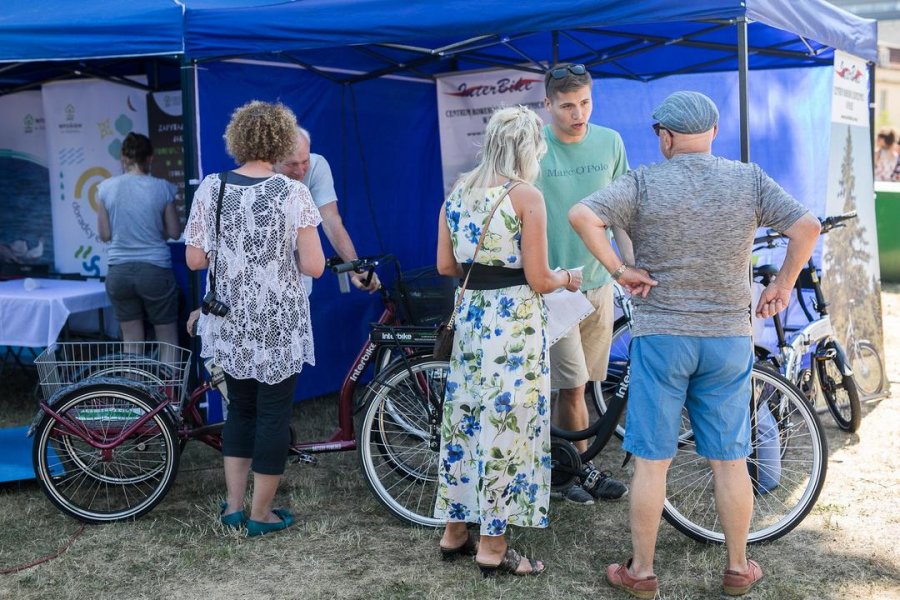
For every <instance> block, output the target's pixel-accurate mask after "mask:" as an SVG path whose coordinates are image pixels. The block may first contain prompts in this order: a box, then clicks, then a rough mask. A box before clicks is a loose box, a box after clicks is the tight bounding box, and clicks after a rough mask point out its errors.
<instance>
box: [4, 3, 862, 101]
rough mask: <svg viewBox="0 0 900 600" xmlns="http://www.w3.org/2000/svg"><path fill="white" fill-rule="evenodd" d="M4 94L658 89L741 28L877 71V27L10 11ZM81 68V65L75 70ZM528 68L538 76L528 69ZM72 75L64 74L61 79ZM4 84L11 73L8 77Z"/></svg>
mask: <svg viewBox="0 0 900 600" xmlns="http://www.w3.org/2000/svg"><path fill="white" fill-rule="evenodd" d="M4 8H5V10H4V14H2V15H0V62H8V63H13V64H11V65H5V66H0V77H4V75H6V78H5V79H4V80H0V89H2V88H4V87H7V91H8V88H9V87H10V86H11V85H12V83H13V82H14V79H13V78H12V76H13V75H16V74H17V75H19V76H20V79H22V80H27V79H28V77H27V75H26V73H29V72H30V73H34V67H33V66H29V65H27V64H24V63H28V62H31V61H73V60H79V59H80V60H85V59H101V58H109V57H141V56H144V57H146V56H165V55H168V56H170V57H172V56H181V57H184V58H187V59H190V60H207V59H220V58H226V57H237V56H266V57H267V58H269V59H271V58H272V57H273V55H274V56H281V58H282V59H283V60H287V61H292V62H297V63H300V64H302V65H317V66H321V67H326V71H325V72H326V73H327V72H328V71H327V68H329V67H331V68H334V69H344V70H351V71H352V72H353V73H352V74H349V75H348V74H346V73H345V75H346V76H335V75H332V76H333V77H334V78H337V79H350V80H352V79H354V78H356V79H359V78H370V77H375V76H380V75H384V74H393V73H402V74H405V75H411V76H423V77H430V76H431V75H433V74H435V73H439V72H443V71H455V70H461V69H472V68H483V67H485V66H498V65H499V66H517V67H519V68H524V69H526V70H527V69H529V68H533V70H535V71H536V72H539V71H540V70H541V68H542V67H541V65H539V64H538V63H539V62H540V61H546V60H547V59H548V58H549V57H554V58H558V59H559V60H575V61H578V62H584V63H586V64H589V65H590V67H591V71H592V73H594V74H595V75H597V76H600V77H604V76H606V77H628V78H635V79H653V78H656V77H660V76H665V75H668V74H672V73H680V72H703V71H721V70H730V69H734V68H735V67H736V64H737V54H736V50H735V48H736V44H737V28H735V27H733V26H732V25H733V24H734V22H735V20H736V19H741V18H746V19H748V20H749V21H750V22H751V25H750V27H749V29H748V33H749V46H750V56H751V59H750V66H751V68H779V67H797V66H814V65H818V64H822V63H823V62H830V61H831V58H832V51H833V49H834V48H837V49H841V50H845V51H847V52H850V53H852V54H856V55H858V56H861V57H863V58H865V59H866V60H869V61H875V59H876V53H877V45H876V24H875V21H872V20H868V19H862V18H859V17H856V16H854V15H852V14H850V13H848V12H846V11H844V10H842V9H840V8H838V7H835V6H833V5H831V4H829V3H828V2H825V1H824V0H804V1H803V2H796V1H795V0H743V1H741V0H693V1H692V2H683V1H681V0H643V1H639V2H620V1H619V0H544V1H542V2H540V3H538V2H508V1H507V0H446V1H445V2H442V3H440V4H439V5H435V4H434V2H433V1H432V0H292V1H285V0H281V1H279V0H128V2H115V3H109V2H108V1H106V0H82V1H81V2H79V3H78V4H77V8H75V7H73V6H72V5H71V4H69V3H63V2H61V1H60V0H7V1H6V3H5V7H4ZM76 64H77V63H76ZM529 65H530V66H529ZM60 66H62V65H60ZM4 71H6V72H7V73H3V72H4Z"/></svg>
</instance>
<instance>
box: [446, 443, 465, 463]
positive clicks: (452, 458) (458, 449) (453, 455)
mask: <svg viewBox="0 0 900 600" xmlns="http://www.w3.org/2000/svg"><path fill="white" fill-rule="evenodd" d="M464 454H465V452H464V451H463V447H462V446H460V445H459V444H447V461H448V462H449V463H450V464H453V463H455V462H456V461H458V460H460V459H462V457H463V456H464Z"/></svg>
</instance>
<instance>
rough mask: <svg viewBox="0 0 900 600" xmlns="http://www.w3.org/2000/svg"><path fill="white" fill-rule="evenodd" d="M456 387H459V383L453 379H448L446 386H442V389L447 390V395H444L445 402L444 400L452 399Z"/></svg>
mask: <svg viewBox="0 0 900 600" xmlns="http://www.w3.org/2000/svg"><path fill="white" fill-rule="evenodd" d="M458 387H459V384H458V383H456V382H455V381H448V382H447V386H446V388H444V389H445V390H446V391H447V395H446V397H445V398H444V402H446V401H448V400H453V394H455V393H456V389H457V388H458Z"/></svg>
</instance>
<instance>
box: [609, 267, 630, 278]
mask: <svg viewBox="0 0 900 600" xmlns="http://www.w3.org/2000/svg"><path fill="white" fill-rule="evenodd" d="M626 270H628V265H626V264H625V263H622V264H621V265H620V266H619V268H618V269H616V270H615V271H613V272H612V273H611V275H612V278H613V279H615V280H618V279H619V277H621V276H622V273H624V272H625V271H626Z"/></svg>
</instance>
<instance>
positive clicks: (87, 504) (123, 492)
mask: <svg viewBox="0 0 900 600" xmlns="http://www.w3.org/2000/svg"><path fill="white" fill-rule="evenodd" d="M157 405H158V401H157V399H156V398H154V397H153V396H152V395H150V394H148V393H147V392H145V391H144V390H141V389H136V388H134V387H131V386H129V385H127V383H123V384H115V383H108V382H104V383H97V384H89V385H82V386H79V387H77V388H74V389H72V390H71V391H70V392H68V393H65V394H63V395H62V396H61V397H60V398H59V400H58V401H56V402H54V404H53V410H54V411H55V412H56V413H57V414H59V415H60V416H61V417H65V418H67V419H69V420H70V421H71V422H72V423H74V424H75V425H76V426H78V427H80V428H82V429H83V430H84V431H85V432H90V434H91V435H93V436H94V437H96V438H97V440H98V441H99V442H101V443H108V442H110V441H112V440H114V439H115V437H116V435H117V434H118V433H121V432H122V431H123V430H124V429H125V428H127V427H128V425H129V423H133V422H134V421H135V420H137V419H138V418H140V416H142V415H144V414H146V413H148V412H150V411H152V410H153V409H154V408H155V407H156V406H157ZM178 448H179V445H178V437H177V435H176V430H175V426H174V424H173V423H172V419H171V415H170V413H169V412H168V411H165V410H162V411H159V412H158V413H156V414H155V415H154V416H153V417H151V418H150V419H149V420H148V421H147V422H146V423H145V424H144V425H143V426H141V427H140V428H139V429H138V430H136V431H135V432H132V434H131V435H129V436H128V437H126V438H124V439H122V440H120V443H119V444H118V445H116V446H114V447H113V448H112V449H111V450H110V451H108V453H104V452H103V451H101V450H98V449H95V448H94V447H93V446H90V445H89V444H87V443H86V442H85V441H84V440H82V439H81V438H79V437H78V436H76V435H73V434H72V433H70V432H69V431H67V430H66V429H65V428H63V427H61V426H59V425H58V422H57V421H56V419H54V418H53V417H51V416H50V415H47V414H45V415H44V416H43V417H42V418H41V420H40V422H39V423H38V425H37V427H36V429H35V438H34V443H33V446H32V463H33V465H34V472H35V476H36V477H37V480H38V483H39V485H40V487H41V489H42V491H43V492H44V494H45V495H46V496H47V498H48V499H49V500H50V501H51V502H52V503H53V504H54V505H55V506H56V507H57V508H59V509H60V510H61V511H63V512H64V513H66V514H67V515H69V516H71V517H73V518H75V519H78V520H79V521H83V522H85V523H109V522H115V521H125V520H133V519H137V518H138V517H141V516H142V515H144V514H146V513H148V512H149V511H151V510H152V509H153V507H155V506H156V505H157V504H159V502H160V501H162V499H163V498H164V497H165V495H166V493H167V492H168V491H169V488H170V487H171V486H172V482H173V481H174V479H175V474H176V473H177V471H178V459H179V450H178Z"/></svg>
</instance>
